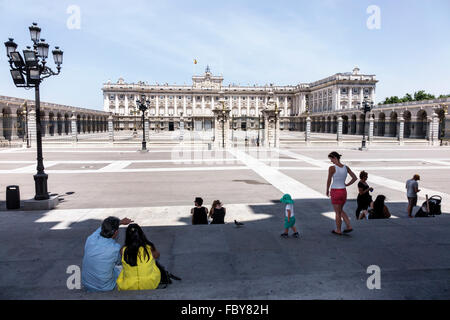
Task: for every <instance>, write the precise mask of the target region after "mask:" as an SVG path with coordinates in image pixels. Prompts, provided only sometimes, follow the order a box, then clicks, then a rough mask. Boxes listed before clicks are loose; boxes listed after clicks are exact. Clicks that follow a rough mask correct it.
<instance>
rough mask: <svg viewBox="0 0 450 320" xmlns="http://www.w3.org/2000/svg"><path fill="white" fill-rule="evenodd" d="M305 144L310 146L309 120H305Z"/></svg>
mask: <svg viewBox="0 0 450 320" xmlns="http://www.w3.org/2000/svg"><path fill="white" fill-rule="evenodd" d="M305 142H306V144H307V145H309V144H311V118H310V117H307V118H306V130H305Z"/></svg>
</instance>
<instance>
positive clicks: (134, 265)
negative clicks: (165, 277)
mask: <svg viewBox="0 0 450 320" xmlns="http://www.w3.org/2000/svg"><path fill="white" fill-rule="evenodd" d="M121 253H122V266H123V269H122V272H121V273H120V275H119V278H118V279H117V288H118V290H119V291H122V290H153V289H156V288H157V287H158V285H159V283H160V281H161V272H160V270H159V268H158V266H157V265H156V259H158V258H159V252H158V250H156V248H155V246H154V245H153V243H151V242H150V241H148V240H147V238H146V237H145V234H144V232H143V231H142V229H141V227H139V225H137V224H130V225H129V226H128V228H127V232H126V238H125V246H124V247H123V248H122V250H121Z"/></svg>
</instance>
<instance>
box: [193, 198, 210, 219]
mask: <svg viewBox="0 0 450 320" xmlns="http://www.w3.org/2000/svg"><path fill="white" fill-rule="evenodd" d="M194 203H195V208H192V209H191V215H192V224H193V225H195V224H208V209H207V208H206V207H204V206H203V199H202V198H195V202H194Z"/></svg>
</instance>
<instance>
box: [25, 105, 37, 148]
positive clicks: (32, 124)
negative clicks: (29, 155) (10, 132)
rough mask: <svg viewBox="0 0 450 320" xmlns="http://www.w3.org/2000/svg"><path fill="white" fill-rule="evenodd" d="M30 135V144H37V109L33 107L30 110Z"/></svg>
mask: <svg viewBox="0 0 450 320" xmlns="http://www.w3.org/2000/svg"><path fill="white" fill-rule="evenodd" d="M27 125H28V136H29V139H30V145H31V146H33V145H34V146H36V111H35V110H34V109H31V110H30V111H29V112H28V124H27Z"/></svg>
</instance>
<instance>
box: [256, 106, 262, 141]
mask: <svg viewBox="0 0 450 320" xmlns="http://www.w3.org/2000/svg"><path fill="white" fill-rule="evenodd" d="M260 132H261V110H260V111H259V112H258V140H257V141H256V146H258V147H259V146H260V139H261V135H260Z"/></svg>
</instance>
